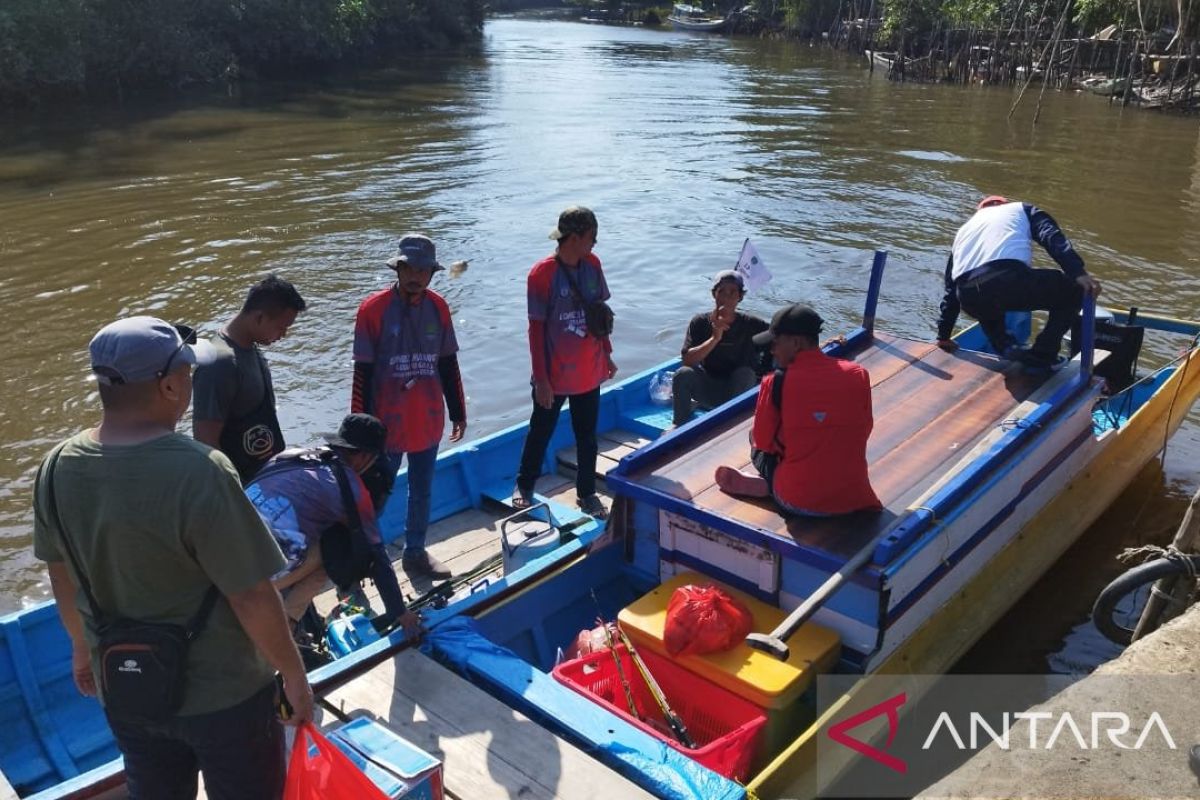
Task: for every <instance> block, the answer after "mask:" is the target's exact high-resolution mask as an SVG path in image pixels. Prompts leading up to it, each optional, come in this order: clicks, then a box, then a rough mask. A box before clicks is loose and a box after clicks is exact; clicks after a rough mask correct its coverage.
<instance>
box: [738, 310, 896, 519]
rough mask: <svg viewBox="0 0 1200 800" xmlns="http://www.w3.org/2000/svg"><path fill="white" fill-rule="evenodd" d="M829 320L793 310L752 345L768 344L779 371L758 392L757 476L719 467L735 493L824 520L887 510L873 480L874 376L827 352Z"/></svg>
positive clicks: (775, 319) (776, 319)
mask: <svg viewBox="0 0 1200 800" xmlns="http://www.w3.org/2000/svg"><path fill="white" fill-rule="evenodd" d="M823 324H824V320H822V319H821V317H820V315H818V314H817V312H816V311H813V310H812V309H811V308H809V307H808V306H805V305H800V304H795V305H791V306H788V307H787V308H783V309H780V310H779V311H778V312H777V313H776V314H775V316H774V317H773V318H772V319H771V326H770V328H769V329H768V330H767V331H765V332H763V333H760V334H758V335H757V336H755V337H754V339H753V341H754V344H756V345H759V346H766V345H770V347H771V355H772V356H774V357H775V363H776V364H777V365H778V367H779V369H777V370H775V372H774V373H773V374H771V375H768V376H767V377H766V378H764V379H763V381H762V384H761V386H760V387H759V390H758V406H757V407H756V408H755V410H754V428H753V430H752V431H751V445H752V449H751V451H750V457H751V462H752V463H753V464H754V467H755V468H756V469H757V470H758V473H759V474H758V475H749V474H746V473H744V472H740V471H738V470H737V469H735V468H733V467H727V466H722V467H718V468H717V472H716V476H715V478H716V482H717V485H718V486H720V487H721V489H722V490H723V491H725V492H728V493H729V494H733V495H740V496H745V497H774V498H775V502H776V503H778V504H779V507H780V508H782V509H783V510H784V512H786V513H788V514H796V515H802V516H810V517H825V516H831V515H834V514H847V513H850V512H852V511H861V510H867V509H870V510H877V509H879V508H882V506H881V504H880V502H879V498H878V497H876V495H875V491H874V490H873V489H872V488H871V481H870V479H869V477H868V474H867V438H868V437H869V436H870V435H871V428H872V426H873V424H874V420H873V418H872V416H871V376H870V375H868V374H867V371H866V370H865V369H863V368H862V367H861V366H859V365H858V364H855V363H854V362H852V361H844V360H842V359H838V358H833V357H832V356H828V355H826V354H825V353H824V352H822V350H821V348H820V346H819V344H818V338H817V337H818V336H819V335H820V333H821V326H822V325H823Z"/></svg>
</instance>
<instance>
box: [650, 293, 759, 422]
mask: <svg viewBox="0 0 1200 800" xmlns="http://www.w3.org/2000/svg"><path fill="white" fill-rule="evenodd" d="M712 296H713V300H714V301H715V302H716V308H715V309H713V310H712V311H708V312H705V313H703V314H697V315H696V316H694V317H692V321H691V323H689V324H688V329H687V334H686V335H685V336H684V339H683V351H682V356H683V366H681V367H680V368H679V369H678V370H677V371H676V372H675V377H674V380H673V381H672V385H671V393H672V396H673V399H674V404H675V414H674V419H673V420H672V421H673V423H674V424H675V425H682V424H683V423H685V422H687V421H688V420H689V419H691V417H692V410H693V408H695V406H696V405H700V406H702V407H704V408H715V407H716V406H719V405H721V404H722V403H724V402H727V401H729V400H732V399H733V398H735V397H737V396H738V395H740V394H741V393H742V392H745V391H747V390H748V389H750V387H752V386H754V384H755V383H756V382H757V381H758V366H759V364H760V362H761V358H760V354H759V351H758V350H757V349H756V348H755V346H754V343H753V342H752V341H751V339H752V337H754V336H755V335H756V334H759V333H762V332H763V331H765V330H767V323H766V321H765V320H762V319H759V318H758V317H756V316H753V315H751V314H743V313H742V312H740V311H738V310H737V307H738V303H740V302H741V301H742V298H744V297H745V296H746V288H745V284H744V283H743V281H742V276H741V275H740V274H738V273H737V272H735V271H734V270H731V269H727V270H722V271H721V272H718V273H717V274H716V276H714V278H713V283H712Z"/></svg>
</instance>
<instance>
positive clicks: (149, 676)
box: [46, 447, 220, 721]
mask: <svg viewBox="0 0 1200 800" xmlns="http://www.w3.org/2000/svg"><path fill="white" fill-rule="evenodd" d="M61 453H62V448H61V447H60V448H59V449H58V450H57V451H55V453H54V455H53V456H52V457H51V458H50V464H49V466H47V468H46V492H47V496H48V499H49V501H50V509H51V511H52V513H53V514H54V522H55V524H57V525H58V530H59V533H60V534H61V535H62V542H63V546H64V547H65V548H66V551H67V556H68V558H70V559H71V564H72V566H74V568H75V575H76V576H77V577H78V579H79V584H80V588H81V589H83V593H84V595H85V596H86V597H87V601H88V605H89V606H91V610H92V616H93V618H94V619H95V623H96V632H97V634H98V636H99V639H100V643H99V648H98V649H99V656H100V675H99V678H100V689H101V693H102V694H103V697H104V706H105V708H106V709H107V711H108V712H109V713H110V714H112V715H113V716H115V717H121V718H126V719H141V720H151V721H160V720H165V719H167V718H169V717H171V716H173V715H174V714H175V713H176V712H178V711H179V709H180V707H181V706H182V705H183V695H184V683H185V678H186V674H187V655H188V648H189V647H190V646H191V643H192V640H193V639H195V638H196V637H197V636H198V635H199V634H200V632H201V631H202V630H204V625H205V623H206V622H207V621H208V616H209V614H210V613H212V610H213V606H214V605H215V604H216V602H217V597H218V596H219V594H220V593H219V592H218V591H217V587H216V586H212V587H210V588H209V590H208V592H207V593H206V594H205V595H204V600H203V601H202V602H201V603H200V609H199V610H198V611H197V612H196V614H195V616H193V617H192V618H191V620H189V621H188V623H187V625H176V624H173V623H162V622H142V621H140V620H135V619H129V618H127V617H109V616H108V615H107V614H105V613H104V612H103V611H101V610H100V606H99V604H98V603H97V602H96V598H95V596H94V595H93V594H92V587H91V583H90V582H89V581H88V579H87V574H86V573H84V571H83V569H82V567H81V564H80V561H79V557H78V555H77V554H76V553H75V548H74V547H73V546H72V545H71V538H70V537H69V536H68V535H67V529H66V528H65V527H64V526H63V522H62V517H61V516H60V515H59V513H58V501H57V499H56V498H55V494H54V469H55V467H56V466H57V464H58V457H59V455H60V454H61Z"/></svg>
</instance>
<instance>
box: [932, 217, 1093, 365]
mask: <svg viewBox="0 0 1200 800" xmlns="http://www.w3.org/2000/svg"><path fill="white" fill-rule="evenodd" d="M1035 241H1036V242H1037V243H1038V244H1040V245H1041V246H1042V247H1043V248H1044V249H1045V250H1046V252H1047V253H1049V254H1050V257H1051V258H1053V259H1054V261H1055V262H1056V263H1057V264H1058V266H1059V267H1061V268H1062V271H1061V272H1060V271H1059V270H1053V269H1034V268H1033V243H1034V242H1035ZM943 284H944V288H945V291H944V295H943V297H942V305H941V315H940V317H939V318H938V323H937V343H938V346H939V347H941V348H942V349H944V350H953V349H954V348H956V347H957V345H956V344H955V343H954V341H953V340H952V339H951V338H950V337H951V335H952V334H953V333H954V322H955V320H957V319H958V312H959V309H960V308H961V309H962V310H963V311H966V312H967V313H968V314H970V315H971V316H972V317H974V318H975V319H977V320H979V327H981V328H982V329H983V332H984V334H985V335H986V336H987V339H988V343H989V344H990V345H991V347H992V350H993V351H994V352H995V353H996V354H997V355H999V356H1001V357H1003V358H1011V359H1013V360H1015V361H1019V362H1021V363H1022V364H1024V365H1025V367H1026V368H1027V369H1029V370H1034V371H1049V370H1054V369H1057V368H1058V367H1059V366H1061V365H1062V363H1064V362H1063V359H1061V358H1060V357H1059V355H1058V349H1059V346H1060V345H1061V344H1062V339H1063V336H1064V335H1065V334H1066V332H1067V331H1068V330H1070V328H1071V323H1072V322H1073V321H1074V320H1075V318H1076V317H1078V316H1079V309H1080V308H1081V307H1082V305H1083V297H1084V295H1085V294H1086V295H1091V296H1092V297H1096V296H1098V295H1099V294H1100V282H1099V281H1098V280H1096V279H1095V278H1093V277H1092V276H1091V275H1089V274H1088V273H1087V271H1086V270H1085V269H1084V265H1083V259H1082V258H1080V257H1079V253H1077V252H1076V251H1075V248H1074V247H1073V246H1072V245H1071V240H1070V239H1068V238H1067V237H1066V235H1065V234H1063V232H1062V229H1061V228H1059V227H1058V223H1057V222H1055V221H1054V218H1053V217H1051V216H1050V215H1049V214H1047V213H1046V212H1045V211H1042V210H1041V209H1040V208H1038V207H1036V206H1033V205H1030V204H1029V203H1021V202H1009V201H1008V200H1007V199H1006V198H1003V197H1000V196H999V195H990V196H988V197H985V198H983V199H982V200H980V201H979V205H978V206H977V207H976V210H975V214H974V215H973V216H972V217H971V218H970V219H969V220H967V221H966V222H965V223H964V224H963V226H962V227H961V228H959V229H958V233H957V234H955V236H954V248H953V250H952V251H951V253H950V257H949V258H948V259H947V261H946V273H945V276H944V279H943ZM1036 309H1043V310H1046V311H1048V312H1049V316H1048V318H1047V320H1046V324H1045V326H1044V327H1043V328H1042V331H1041V333H1039V334H1038V336H1037V338H1036V339H1035V340H1034V342H1033V346H1032V347H1030V348H1029V349H1028V350H1026V349H1024V348H1021V347H1018V346H1017V342H1016V340H1015V339H1014V338H1013V337H1012V335H1011V334H1010V333H1009V332H1008V330H1007V329H1006V328H1005V325H1004V314H1005V312H1008V311H1033V310H1036Z"/></svg>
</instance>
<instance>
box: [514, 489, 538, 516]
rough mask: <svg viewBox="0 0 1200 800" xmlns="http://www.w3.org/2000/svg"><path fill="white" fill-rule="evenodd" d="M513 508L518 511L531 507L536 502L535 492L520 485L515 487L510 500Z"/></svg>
mask: <svg viewBox="0 0 1200 800" xmlns="http://www.w3.org/2000/svg"><path fill="white" fill-rule="evenodd" d="M509 502H510V504H511V505H512V507H513V508H515V509H517V510H518V511H520V510H522V509H526V508H529V507H531V506H532V505H533V504H534V502H535V501H534V499H533V492H531V491H526V490H525V489H522V488H521V487H520V486H517V487H514V488H513V494H512V500H510V501H509Z"/></svg>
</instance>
